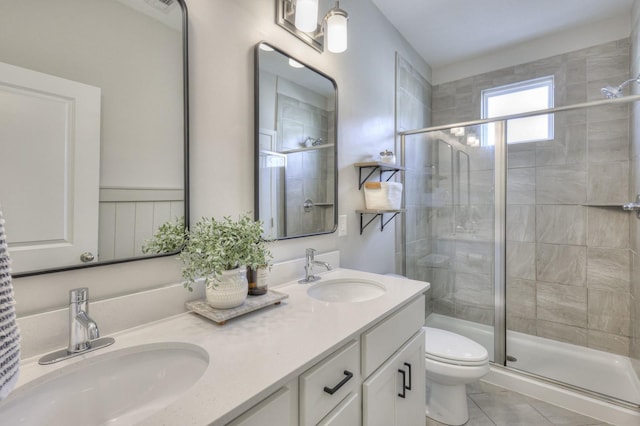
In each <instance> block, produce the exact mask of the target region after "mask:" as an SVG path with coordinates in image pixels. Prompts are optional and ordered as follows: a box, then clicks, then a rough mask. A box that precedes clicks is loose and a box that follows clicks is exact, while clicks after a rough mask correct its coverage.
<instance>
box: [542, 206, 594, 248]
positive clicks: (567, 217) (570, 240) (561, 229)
mask: <svg viewBox="0 0 640 426" xmlns="http://www.w3.org/2000/svg"><path fill="white" fill-rule="evenodd" d="M586 236H587V209H586V207H582V206H566V205H538V206H536V239H537V241H538V242H540V243H551V244H573V245H584V244H585V242H586Z"/></svg>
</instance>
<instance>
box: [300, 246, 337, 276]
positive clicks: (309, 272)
mask: <svg viewBox="0 0 640 426" xmlns="http://www.w3.org/2000/svg"><path fill="white" fill-rule="evenodd" d="M315 254H316V249H312V248H308V249H307V251H306V260H305V264H304V278H303V279H301V280H300V281H298V282H299V283H300V284H308V283H312V282H314V281H318V280H319V279H320V277H316V276H315V275H313V266H314V265H321V266H324V267H325V268H327V271H330V270H331V269H333V268H331V265H329V263H328V262H322V261H320V260H315V258H314V257H315Z"/></svg>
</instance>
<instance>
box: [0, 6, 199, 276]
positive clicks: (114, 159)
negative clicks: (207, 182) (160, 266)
mask: <svg viewBox="0 0 640 426" xmlns="http://www.w3.org/2000/svg"><path fill="white" fill-rule="evenodd" d="M185 29H186V9H185V7H184V3H183V1H182V0H51V1H42V0H20V1H15V0H0V182H1V185H0V208H2V211H3V213H4V217H5V220H6V225H5V227H6V233H7V240H8V244H9V252H10V255H11V257H12V260H13V273H14V275H16V276H21V275H31V274H38V273H43V272H49V271H59V270H66V269H74V268H79V267H84V266H91V265H97V264H105V263H115V262H122V261H128V260H134V259H141V258H146V257H149V256H155V255H158V254H150V255H147V254H145V253H143V251H142V247H143V245H144V243H145V241H146V240H147V239H149V238H150V237H151V236H152V235H153V233H154V232H155V230H157V229H158V227H159V226H160V225H162V224H164V223H166V222H172V221H181V220H183V218H184V217H186V218H188V214H187V213H188V211H187V210H188V207H187V206H188V203H187V201H188V200H187V176H188V174H187V165H186V159H187V157H186V155H185V154H186V152H187V146H188V144H187V98H186V97H187V74H186V64H187V62H186V30H185Z"/></svg>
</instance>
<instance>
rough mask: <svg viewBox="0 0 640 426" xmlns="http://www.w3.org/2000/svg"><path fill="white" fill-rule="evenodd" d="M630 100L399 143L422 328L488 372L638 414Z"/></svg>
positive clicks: (633, 99)
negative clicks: (543, 127) (536, 128)
mask: <svg viewBox="0 0 640 426" xmlns="http://www.w3.org/2000/svg"><path fill="white" fill-rule="evenodd" d="M638 100H640V96H629V97H626V98H620V99H616V100H603V101H595V102H589V103H585V104H579V105H572V106H568V107H560V108H554V109H550V110H544V111H537V112H532V113H525V114H518V115H513V116H508V117H500V118H496V119H488V120H478V121H474V122H468V123H461V124H453V125H447V126H438V127H431V128H427V129H420V130H413V131H407V132H403V133H401V158H402V164H403V166H404V167H405V168H406V171H405V174H404V177H403V179H404V185H405V200H404V207H405V208H406V209H407V213H406V216H405V220H404V221H403V223H402V239H403V241H402V244H403V253H404V265H403V269H404V270H403V273H404V274H405V275H406V276H408V277H410V278H414V279H419V280H424V281H428V282H430V283H431V289H430V291H429V293H430V294H429V296H428V303H427V312H426V324H427V326H431V327H437V328H443V329H446V330H449V331H453V332H456V333H459V334H462V335H465V336H467V337H469V338H471V339H473V340H476V341H477V342H479V343H481V344H482V345H484V346H485V347H486V348H487V350H488V351H489V354H490V359H491V360H492V362H493V363H494V364H495V365H498V366H503V367H505V368H508V369H511V370H514V371H517V372H519V373H521V374H524V375H530V376H535V377H536V378H539V379H541V380H546V381H549V382H552V383H555V384H559V385H561V386H565V387H568V388H571V389H573V390H577V391H579V392H584V393H587V394H589V395H591V396H596V397H598V398H600V399H605V400H607V401H610V402H614V403H616V404H619V405H623V406H627V407H631V408H634V409H638V408H640V380H638V374H637V373H636V372H635V371H634V370H633V366H632V362H631V359H633V358H635V359H638V358H639V357H640V354H638V353H637V348H638V343H637V341H635V340H634V337H633V333H632V329H633V322H632V318H633V317H634V315H636V312H637V311H638V310H640V307H638V306H634V303H635V304H638V303H639V302H638V300H640V294H638V293H640V291H639V290H638V286H639V284H636V283H634V282H633V280H632V277H633V274H632V269H633V265H632V261H631V259H632V258H633V257H634V256H635V253H636V248H635V244H636V243H635V240H636V238H635V236H634V233H633V232H630V231H633V230H634V229H635V222H634V221H638V219H637V218H636V214H635V213H634V212H633V211H629V210H625V209H623V205H625V204H626V208H628V209H631V207H630V206H632V205H631V204H629V203H630V201H633V200H635V198H636V194H635V192H636V190H635V189H634V188H635V186H634V180H635V179H637V178H636V176H637V175H638V173H636V172H635V171H634V170H635V169H636V166H635V165H636V163H637V160H636V157H637V155H638V154H637V153H636V148H635V145H636V144H637V143H638V142H634V141H637V140H638V139H640V134H636V131H637V130H636V129H635V127H636V126H637V124H636V125H635V126H634V125H633V122H634V121H633V120H632V118H631V117H633V115H634V114H633V111H634V108H638V106H637V104H638ZM542 116H544V117H547V118H549V119H550V120H551V122H552V123H553V130H554V132H553V136H552V137H551V138H549V139H544V140H532V141H524V142H522V141H519V142H518V143H510V142H509V141H510V139H511V138H510V126H511V128H515V127H516V126H517V125H519V122H520V121H521V120H524V119H527V118H529V117H542ZM634 297H635V298H636V299H635V302H634ZM586 372H588V374H587V373H586Z"/></svg>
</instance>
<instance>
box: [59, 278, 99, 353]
mask: <svg viewBox="0 0 640 426" xmlns="http://www.w3.org/2000/svg"><path fill="white" fill-rule="evenodd" d="M88 312H89V289H88V288H86V287H83V288H74V289H73V290H71V291H69V346H68V347H67V352H69V353H76V352H83V351H86V350H87V349H89V348H90V347H91V341H92V340H96V339H97V338H98V337H100V330H98V324H96V322H95V321H94V320H92V319H91V317H89V313H88Z"/></svg>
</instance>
